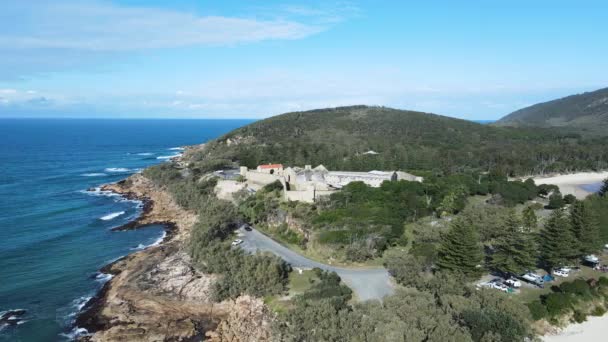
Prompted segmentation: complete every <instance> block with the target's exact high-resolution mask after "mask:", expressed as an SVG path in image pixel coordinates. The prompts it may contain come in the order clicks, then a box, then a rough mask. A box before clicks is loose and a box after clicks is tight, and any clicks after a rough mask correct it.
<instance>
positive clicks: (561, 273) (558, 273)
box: [553, 268, 570, 278]
mask: <svg viewBox="0 0 608 342" xmlns="http://www.w3.org/2000/svg"><path fill="white" fill-rule="evenodd" d="M553 275H555V276H558V277H564V278H568V276H569V275H570V272H567V271H566V270H563V269H561V268H560V269H557V270H553Z"/></svg>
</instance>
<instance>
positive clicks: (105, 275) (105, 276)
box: [95, 272, 114, 284]
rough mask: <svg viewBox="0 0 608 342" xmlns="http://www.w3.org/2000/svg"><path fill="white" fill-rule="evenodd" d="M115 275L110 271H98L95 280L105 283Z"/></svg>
mask: <svg viewBox="0 0 608 342" xmlns="http://www.w3.org/2000/svg"><path fill="white" fill-rule="evenodd" d="M113 277H114V276H113V275H111V274H109V273H102V272H98V273H97V275H96V276H95V280H96V281H98V282H100V283H102V284H105V283H107V282H108V281H110V279H112V278H113Z"/></svg>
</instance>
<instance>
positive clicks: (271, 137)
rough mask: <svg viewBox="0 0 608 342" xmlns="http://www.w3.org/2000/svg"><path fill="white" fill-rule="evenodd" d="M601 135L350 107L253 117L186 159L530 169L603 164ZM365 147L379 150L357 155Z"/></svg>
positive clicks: (365, 167)
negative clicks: (261, 117)
mask: <svg viewBox="0 0 608 342" xmlns="http://www.w3.org/2000/svg"><path fill="white" fill-rule="evenodd" d="M228 139H230V141H231V143H230V144H228V143H227V141H228ZM607 141H608V138H604V137H602V138H587V137H584V136H581V135H578V134H564V133H561V132H559V131H557V130H552V129H540V128H534V129H528V128H506V127H493V126H489V125H481V124H477V123H473V122H470V121H465V120H458V119H453V118H448V117H443V116H439V115H432V114H426V113H419V112H412V111H403V110H395V109H390V108H383V107H366V106H352V107H341V108H333V109H320V110H313V111H308V112H295V113H288V114H283V115H279V116H275V117H272V118H269V119H265V120H260V121H257V122H255V123H252V124H250V125H247V126H245V127H242V128H239V129H236V130H234V131H232V132H230V133H228V134H226V135H225V136H223V137H221V138H219V139H217V140H216V141H212V142H209V143H208V144H207V146H206V148H205V149H204V150H203V151H201V152H200V153H199V154H198V155H197V156H195V157H194V158H193V160H194V163H198V162H204V161H206V160H230V161H238V162H239V163H240V165H244V166H248V167H256V166H257V165H260V164H265V163H283V164H286V165H306V164H312V165H318V164H324V165H325V166H326V167H327V168H328V169H330V170H350V171H369V170H424V171H433V172H434V173H443V174H454V173H460V172H467V171H471V170H475V171H494V170H497V171H501V172H502V173H504V174H507V175H529V174H544V173H549V172H560V171H567V172H572V171H576V170H591V169H602V168H606V167H608V152H607V151H606V149H605V146H606V145H608V144H607V143H606V142H607ZM369 150H373V151H376V152H378V154H377V155H369V154H363V153H364V152H366V151H369ZM522 151H525V153H522Z"/></svg>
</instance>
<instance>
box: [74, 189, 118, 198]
mask: <svg viewBox="0 0 608 342" xmlns="http://www.w3.org/2000/svg"><path fill="white" fill-rule="evenodd" d="M79 192H80V193H83V194H87V195H90V196H104V197H120V194H117V193H115V192H112V191H107V190H101V188H100V187H96V188H93V189H87V190H80V191H79Z"/></svg>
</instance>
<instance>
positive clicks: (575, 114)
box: [496, 88, 608, 134]
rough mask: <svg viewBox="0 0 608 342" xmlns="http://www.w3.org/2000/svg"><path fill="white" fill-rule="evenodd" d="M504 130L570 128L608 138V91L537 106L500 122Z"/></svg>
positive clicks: (519, 111) (510, 115)
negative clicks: (606, 135) (530, 127)
mask: <svg viewBox="0 0 608 342" xmlns="http://www.w3.org/2000/svg"><path fill="white" fill-rule="evenodd" d="M496 125H503V126H536V127H568V128H576V129H583V130H589V131H593V132H598V133H599V130H600V129H603V130H604V131H605V132H604V133H607V134H608V88H604V89H600V90H596V91H593V92H587V93H583V94H577V95H572V96H568V97H564V98H561V99H557V100H553V101H549V102H544V103H539V104H535V105H533V106H530V107H526V108H523V109H520V110H518V111H515V112H513V113H511V114H509V115H507V116H505V117H504V118H502V119H500V120H499V121H497V122H496Z"/></svg>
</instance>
